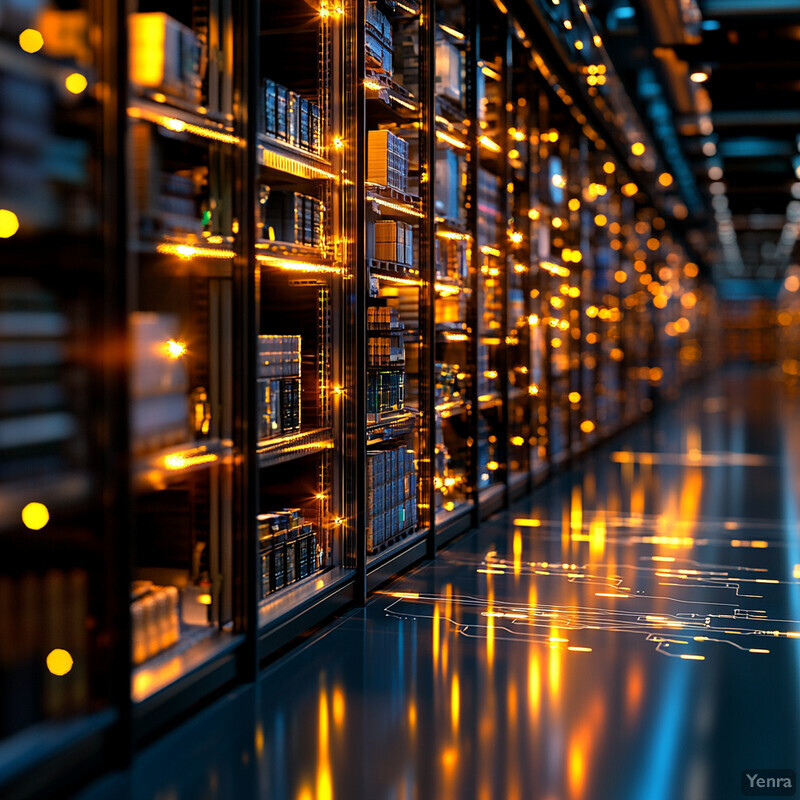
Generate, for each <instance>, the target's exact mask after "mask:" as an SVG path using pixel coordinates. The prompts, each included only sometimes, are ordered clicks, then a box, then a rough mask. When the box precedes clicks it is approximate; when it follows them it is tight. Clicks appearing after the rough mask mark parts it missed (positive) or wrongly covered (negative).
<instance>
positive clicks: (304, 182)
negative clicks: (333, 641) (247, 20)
mask: <svg viewBox="0 0 800 800" xmlns="http://www.w3.org/2000/svg"><path fill="white" fill-rule="evenodd" d="M346 18H347V15H346V14H345V9H344V8H343V7H342V6H340V5H333V4H332V5H328V4H327V3H325V2H322V3H300V4H298V3H289V2H277V1H273V0H264V2H261V3H259V4H258V16H257V23H256V35H257V42H256V43H255V61H256V67H255V75H256V80H255V84H254V85H252V86H251V87H250V90H251V92H252V97H253V98H254V102H253V103H251V108H255V110H256V146H255V150H256V159H255V161H256V165H255V186H254V187H252V193H251V195H250V196H251V199H254V201H255V206H254V207H255V208H257V209H258V212H259V213H258V214H257V215H256V220H255V242H254V247H255V251H254V253H253V254H252V256H251V260H250V269H252V270H254V273H255V287H254V292H255V296H254V298H253V300H254V305H255V308H256V312H255V313H256V337H257V338H256V342H257V353H256V367H257V369H256V372H257V375H256V387H257V397H256V404H257V408H256V412H257V414H256V415H257V417H258V430H257V434H256V435H257V441H256V447H255V454H256V465H255V466H256V471H257V476H258V477H257V486H258V492H257V507H256V520H255V524H256V527H257V541H258V557H257V564H258V566H257V570H256V571H257V575H258V582H259V589H258V592H257V597H258V603H259V614H258V630H259V636H260V650H259V652H260V653H262V654H263V653H265V652H267V650H268V648H269V641H270V637H271V631H272V630H274V629H275V627H276V625H278V624H279V623H281V622H285V620H286V618H287V615H291V614H292V613H296V611H297V610H298V609H299V608H301V607H303V606H309V605H313V604H314V603H315V602H317V601H318V600H319V598H320V597H324V596H326V595H328V594H329V593H331V592H334V591H336V590H337V589H338V588H339V587H341V585H342V584H343V583H345V582H346V581H347V580H348V578H350V579H352V575H353V570H354V567H355V537H356V533H355V525H354V524H353V520H354V515H353V512H352V509H353V497H352V493H349V492H348V490H347V489H346V488H345V487H346V486H347V485H348V484H349V483H350V481H349V480H348V478H347V477H346V476H347V469H348V466H347V464H346V463H345V460H344V455H345V452H352V450H345V449H343V448H342V447H341V446H340V443H341V442H342V441H343V440H344V439H345V438H346V437H348V436H350V435H351V434H350V433H349V428H350V427H351V426H352V424H353V422H352V420H353V401H354V398H353V393H352V392H351V391H350V388H349V387H351V386H352V385H353V380H352V379H353V368H352V366H349V365H351V364H352V352H353V349H354V346H355V343H354V340H353V337H352V335H351V334H350V333H349V331H352V330H353V329H354V327H355V326H353V325H352V324H351V322H352V316H351V315H352V314H353V309H352V298H351V297H350V296H349V292H350V290H349V289H348V286H350V285H352V283H353V280H354V275H355V267H354V260H355V256H354V246H353V242H354V240H355V238H356V237H355V235H354V230H355V227H354V226H355V222H354V219H353V209H352V202H353V195H354V192H353V190H352V189H348V188H347V187H348V185H349V184H352V182H353V177H352V176H353V173H354V170H355V163H354V162H355V153H354V148H353V142H354V140H355V137H356V131H355V128H354V123H353V107H354V103H353V101H352V94H353V88H352V86H351V85H350V83H351V81H352V77H349V76H348V75H347V72H346V70H345V64H344V52H345V48H346V37H347V36H348V24H347V22H346ZM289 31H292V32H296V33H293V35H292V36H291V37H290V38H289V37H287V35H286V34H287V32H289ZM298 54H302V57H301V58H299V59H298V58H297V57H296V56H297V55H298ZM342 98H349V99H348V100H347V101H346V102H342ZM276 390H277V391H278V392H280V393H281V394H280V397H279V398H278V397H276ZM284 409H288V412H286V411H284Z"/></svg>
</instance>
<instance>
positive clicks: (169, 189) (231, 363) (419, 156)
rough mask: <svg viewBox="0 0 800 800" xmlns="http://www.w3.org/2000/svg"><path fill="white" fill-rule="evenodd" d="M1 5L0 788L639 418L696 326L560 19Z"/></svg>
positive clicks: (273, 634) (313, 4)
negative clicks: (2, 552) (563, 45)
mask: <svg viewBox="0 0 800 800" xmlns="http://www.w3.org/2000/svg"><path fill="white" fill-rule="evenodd" d="M29 5H30V8H31V9H33V10H29V11H27V12H25V11H17V12H15V14H10V15H4V16H3V17H2V18H1V19H0V26H2V27H0V39H1V40H2V41H0V82H2V86H3V93H2V97H3V100H0V103H2V102H4V99H5V98H6V97H10V98H12V99H13V98H14V97H19V96H21V94H25V95H26V97H29V98H32V99H31V100H30V102H28V103H27V104H16V105H14V107H13V108H12V109H9V110H8V112H7V116H9V117H11V116H13V117H14V119H15V121H18V122H19V125H18V126H17V127H16V128H14V127H13V126H11V127H8V126H5V127H3V129H2V131H0V137H4V138H2V139H1V140H2V141H3V143H4V151H6V150H7V152H16V150H19V153H20V158H21V159H22V161H23V162H24V160H25V159H28V161H29V162H30V163H29V164H28V166H29V167H30V170H29V171H28V172H26V173H25V180H22V177H21V173H20V172H19V170H15V169H14V165H13V164H11V163H10V162H8V159H6V160H3V159H2V157H0V235H1V237H2V238H0V248H2V249H1V250H0V252H1V253H2V258H3V263H4V272H3V275H4V277H3V278H2V289H3V291H2V295H3V301H2V307H0V337H1V338H2V339H3V341H4V343H5V342H6V341H7V342H9V343H13V344H14V347H13V348H7V352H9V353H13V356H4V357H3V359H2V360H0V371H2V381H3V383H2V386H0V451H2V453H3V463H4V465H5V466H4V468H3V469H4V470H5V472H4V473H3V475H2V485H1V486H0V536H2V537H3V539H4V541H6V542H7V543H8V544H10V545H11V547H10V548H8V549H9V552H10V553H12V556H11V557H10V558H9V559H7V560H6V562H5V563H4V566H3V567H2V569H1V570H0V645H2V642H3V641H12V640H13V641H21V642H22V643H23V646H22V647H19V648H17V650H16V651H14V655H13V656H8V655H6V654H8V653H10V652H11V650H10V649H9V648H8V647H6V648H3V647H0V672H1V673H2V677H3V679H4V681H3V682H4V685H6V684H7V685H14V686H17V685H19V686H20V687H21V688H20V689H19V691H15V692H14V696H13V697H11V696H10V695H8V694H6V695H4V696H3V702H2V703H0V712H1V713H0V793H2V792H4V791H5V790H6V788H7V787H10V786H15V785H21V783H20V782H21V781H23V780H24V779H26V776H27V778H29V777H30V775H31V774H32V773H33V772H35V771H36V768H37V766H38V765H41V763H42V762H43V761H44V760H47V761H48V763H51V764H56V765H59V764H60V765H62V766H63V770H62V768H61V767H58V768H55V767H54V768H52V769H48V770H43V771H41V774H39V775H37V779H38V780H39V781H40V782H42V783H40V784H39V785H48V786H54V785H57V784H58V782H59V780H60V779H61V778H62V775H63V773H64V772H69V773H70V775H71V778H70V780H72V781H75V782H77V781H80V780H82V779H83V777H84V776H85V775H86V774H88V771H89V770H90V769H91V768H92V764H94V763H96V762H97V761H100V760H103V759H105V761H106V763H111V762H110V761H109V757H110V756H113V760H114V762H115V763H124V762H125V760H126V759H128V758H130V756H131V754H132V753H133V752H135V750H136V749H137V748H139V747H141V746H143V745H144V744H145V743H146V742H147V741H149V740H151V739H152V738H153V737H154V736H156V735H158V734H159V733H160V732H161V731H163V730H165V729H167V728H168V727H169V726H170V725H172V724H174V723H175V722H176V720H178V719H180V718H183V717H185V716H186V715H187V714H189V713H190V712H191V711H192V710H193V709H194V708H195V707H197V706H199V705H200V704H202V703H203V702H206V701H207V700H208V698H210V697H212V696H216V695H218V694H219V693H220V692H222V691H223V690H224V689H225V688H226V687H228V686H232V685H235V684H236V682H239V681H245V680H251V679H253V677H254V676H255V675H256V674H257V671H258V669H259V668H260V666H261V665H262V663H263V662H264V661H265V660H268V659H270V658H272V657H274V655H275V653H277V652H278V651H279V650H280V649H281V648H282V647H284V646H285V645H287V644H289V643H290V642H291V641H292V640H293V639H295V638H296V637H297V636H299V635H300V634H302V633H304V632H305V631H307V630H309V629H310V628H311V627H313V626H314V625H316V624H319V623H320V622H322V621H324V620H325V619H326V618H328V617H330V616H331V615H332V614H333V613H335V612H337V611H338V610H341V609H342V608H343V607H345V606H346V605H347V604H349V603H353V602H355V603H362V602H364V601H365V599H366V597H367V595H368V593H369V592H370V591H372V590H374V589H375V588H376V587H378V586H379V585H381V584H382V583H384V582H385V581H386V580H388V579H389V578H390V577H391V576H393V575H395V574H397V573H398V572H399V571H400V570H402V569H404V568H405V567H407V566H409V565H410V564H412V563H414V562H415V561H418V560H419V559H421V558H423V557H426V556H427V557H433V556H435V553H436V549H437V547H438V546H441V545H442V544H444V543H445V542H446V541H448V540H449V539H451V538H452V537H453V536H455V535H456V534H458V533H460V532H462V531H464V530H466V529H467V528H469V527H470V526H472V525H475V524H477V523H478V522H480V521H481V520H482V519H485V518H486V517H487V516H489V515H490V514H491V513H493V512H494V511H495V510H497V509H499V508H502V507H503V506H505V505H507V504H508V503H510V502H511V501H512V500H513V499H515V498H516V497H518V496H520V495H521V494H523V493H524V492H525V491H526V490H528V489H529V488H530V487H532V486H534V485H537V484H538V483H539V482H541V481H542V480H544V479H545V478H546V477H547V476H548V475H552V474H553V473H554V472H556V471H557V470H558V469H559V468H561V467H562V466H563V465H565V464H567V463H568V462H569V460H570V459H571V458H573V457H574V456H575V455H577V454H579V453H580V452H582V451H583V450H585V449H586V448H587V447H589V446H591V445H593V444H595V443H597V442H598V441H601V440H603V439H604V438H606V437H607V436H609V435H611V434H613V433H614V432H616V431H617V430H619V429H620V427H622V426H623V425H625V424H629V423H630V422H632V421H635V420H636V419H638V418H639V417H640V416H641V415H642V413H644V412H645V411H647V410H648V409H649V408H650V407H652V404H653V403H654V401H657V400H658V398H659V397H661V396H664V395H665V394H666V391H665V390H666V389H667V388H669V387H674V386H676V385H679V383H680V381H682V380H688V379H690V378H691V377H693V376H696V375H697V374H699V369H700V366H699V365H700V364H701V363H702V352H701V351H702V348H703V347H705V346H707V345H705V344H704V342H708V341H710V340H709V338H708V336H707V335H706V333H705V329H704V321H705V320H707V318H708V313H709V309H711V308H712V307H713V305H712V304H713V297H712V296H711V295H710V293H708V292H706V291H704V290H703V289H702V288H701V287H700V285H699V275H698V273H699V269H698V267H697V265H696V264H693V263H692V262H691V261H689V254H688V253H687V252H685V251H684V250H683V249H682V248H681V247H680V245H678V244H677V243H676V241H675V240H673V239H671V238H670V237H669V235H668V229H669V227H670V223H668V222H667V215H666V213H665V211H664V210H663V208H662V205H661V204H660V203H659V201H658V200H657V198H649V197H648V191H647V187H646V185H645V181H646V175H645V176H643V174H642V172H641V170H638V171H637V165H636V162H631V160H630V159H629V158H627V154H626V152H625V150H624V146H621V145H620V143H619V142H616V143H609V142H606V141H604V140H603V138H602V136H601V135H600V133H598V130H597V129H598V126H597V124H596V123H597V115H596V114H594V113H593V112H590V111H588V110H587V103H586V97H584V96H583V95H582V93H581V90H580V87H579V86H578V83H579V82H580V81H582V80H586V82H587V84H588V85H589V86H590V88H591V89H597V88H598V87H599V86H601V85H602V83H600V82H599V80H598V79H599V77H603V81H605V73H604V72H600V66H601V65H600V64H599V62H595V63H593V59H592V58H590V57H589V53H588V50H589V49H590V48H591V45H590V44H589V42H590V40H591V38H592V37H591V30H590V29H589V28H586V24H585V14H584V12H581V14H584V17H581V16H580V14H578V13H577V12H576V11H575V9H574V8H572V6H571V4H569V3H566V2H562V3H561V4H556V5H550V4H548V5H547V6H546V7H545V8H540V7H539V4H536V3H534V4H523V3H517V2H515V3H513V4H511V3H506V2H505V0H479V2H475V3H469V4H466V5H464V4H458V3H453V2H451V0H441V1H440V2H434V1H433V0H376V1H375V2H371V0H351V1H350V2H343V3H338V2H335V0H334V2H331V0H303V1H302V2H295V0H258V2H244V0H194V1H193V2H192V3H190V4H185V3H178V2H174V0H135V1H132V2H130V3H128V4H127V6H126V8H125V16H123V17H119V18H118V17H115V16H114V14H113V13H112V10H111V9H110V8H109V7H107V6H108V4H101V3H99V2H94V0H91V1H90V0H86V2H85V3H78V4H75V3H70V4H68V5H67V4H63V6H62V5H60V4H59V3H55V4H50V5H49V6H48V7H47V10H45V9H44V6H42V7H41V8H38V7H37V8H35V6H36V3H33V4H29ZM573 13H574V17H571V16H570V14H573ZM586 13H588V12H586ZM581 20H583V21H581ZM567 22H569V23H570V27H567V25H566V23H567ZM29 29H30V30H31V31H32V32H33V33H34V34H35V33H36V32H37V31H38V32H41V35H42V37H43V38H42V43H43V47H41V48H40V49H39V50H35V51H34V52H28V51H27V50H26V48H25V47H23V40H22V39H20V38H19V36H20V34H21V33H22V32H23V31H28V30H29ZM90 30H99V31H101V32H102V37H101V38H100V39H98V38H97V37H94V36H90V35H89V31H90ZM554 31H556V32H558V31H560V33H559V34H558V35H559V36H562V37H563V36H564V35H565V34H564V31H567V33H569V37H568V40H569V41H571V42H573V43H574V40H575V37H577V36H581V37H583V39H584V40H585V41H586V43H587V44H586V47H585V50H584V52H583V54H582V55H581V56H580V57H578V56H576V55H575V53H572V56H571V60H569V59H567V60H566V61H565V60H564V53H563V51H559V49H558V47H556V45H555V44H553V42H556V41H557V39H558V36H557V35H556V33H554ZM587 31H588V32H587ZM30 36H31V34H28V41H29V42H33V43H36V42H38V40H37V39H36V37H35V36H34V37H33V38H32V39H31V38H30ZM548 42H549V44H548ZM31 46H32V45H31ZM178 54H180V57H178ZM573 68H574V69H573ZM592 69H594V72H592V71H591V70H592ZM604 69H605V67H604ZM557 72H560V73H561V75H562V78H561V79H559V77H558V76H557V74H556V73H557ZM564 76H566V77H564ZM589 78H593V79H594V84H592V83H591V82H590V81H589ZM589 96H592V95H591V92H589ZM23 106H24V108H25V112H24V113H23V112H22V111H21V110H20V108H21V107H23ZM584 113H586V114H589V116H590V117H591V119H587V116H584ZM592 125H595V127H592ZM608 133H609V131H608V130H607V129H606V131H605V134H606V136H607V134H608ZM33 134H36V135H35V136H34V135H33ZM607 138H608V136H607ZM618 138H622V137H618ZM23 140H24V141H23ZM624 144H625V143H624V142H623V145H624ZM15 148H16V149H15ZM51 148H54V149H53V152H56V153H57V154H59V158H58V159H55V160H54V159H53V158H52V157H50V156H48V155H47V154H48V153H50V152H51ZM54 161H57V162H58V163H54ZM25 163H28V162H25ZM30 175H33V176H34V178H30ZM637 181H638V182H639V183H641V184H642V185H641V186H637V185H636V183H635V182H637ZM23 184H24V185H23ZM7 212H8V213H7ZM12 212H13V213H12ZM9 213H12V216H9V215H8V214H9ZM17 225H18V229H17V228H16V227H15V226H17ZM12 228H14V229H13V230H12ZM6 265H8V266H7V267H6ZM4 352H5V351H4ZM23 394H24V395H25V399H24V401H23V400H21V399H20V398H22V396H23ZM30 398H34V399H33V400H30ZM31 437H33V438H31ZM23 479H24V480H23ZM30 503H34V504H35V503H40V504H41V507H40V506H36V505H33V506H29V505H28V504H30ZM44 509H46V515H47V519H46V520H45V511H44ZM42 520H45V522H46V524H44V526H41V525H40V524H39V523H41V522H42ZM37 526H38V528H37ZM32 530H36V531H37V532H36V533H35V534H33V533H32V532H31V531H32ZM54 609H57V613H56V611H54ZM51 612H52V613H51ZM48 615H49V616H48ZM46 618H47V619H50V624H39V623H40V622H41V620H44V619H46ZM81 620H83V621H84V624H83V625H82V624H81ZM56 623H57V624H56ZM56 628H58V629H61V630H63V631H64V632H65V633H64V634H63V636H61V637H60V638H59V636H58V635H57V631H56ZM55 650H63V651H65V652H67V653H69V658H70V659H71V660H72V668H71V669H70V670H68V671H67V672H65V673H64V675H63V676H59V675H58V674H57V673H58V669H60V667H59V663H58V659H57V658H56V659H55V660H54V661H53V662H52V665H51V664H50V662H49V661H48V660H47V657H48V656H49V655H50V653H51V651H55ZM58 657H62V656H60V655H59V656H58ZM43 663H44V664H45V665H46V667H47V670H48V671H47V672H45V671H44V669H43V668H42V664H43ZM64 663H66V661H65V662H64ZM62 666H63V665H62ZM23 676H26V677H24V679H23ZM31 676H33V677H31ZM109 676H110V677H109ZM6 679H7V680H6ZM43 743H44V744H43ZM72 743H76V746H75V747H73V746H72ZM20 753H23V754H24V755H25V760H24V763H25V764H28V767H26V768H24V769H23V768H22V767H20V766H19V764H21V763H23V761H20V760H19V754H20ZM54 753H58V754H60V755H61V756H62V757H60V758H59V759H51V758H50V756H51V755H52V754H54ZM67 755H69V756H70V757H67ZM25 770H27V773H26V772H25ZM24 794H25V793H24V792H22V796H24Z"/></svg>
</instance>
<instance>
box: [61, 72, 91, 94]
mask: <svg viewBox="0 0 800 800" xmlns="http://www.w3.org/2000/svg"><path fill="white" fill-rule="evenodd" d="M88 85H89V82H88V81H87V80H86V76H85V75H81V73H80V72H73V73H72V74H71V75H67V77H66V79H65V80H64V86H66V87H67V91H68V92H72V94H80V93H81V92H83V91H84V90H85V89H86V87H87V86H88Z"/></svg>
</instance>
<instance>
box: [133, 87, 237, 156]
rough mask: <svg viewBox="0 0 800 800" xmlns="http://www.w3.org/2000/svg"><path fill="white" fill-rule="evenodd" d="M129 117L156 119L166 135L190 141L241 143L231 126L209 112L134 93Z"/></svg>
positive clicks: (155, 121) (147, 120) (153, 120)
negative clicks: (157, 100) (205, 140)
mask: <svg viewBox="0 0 800 800" xmlns="http://www.w3.org/2000/svg"><path fill="white" fill-rule="evenodd" d="M161 97H164V95H161ZM165 101H166V98H165ZM128 116H129V117H130V118H131V119H141V120H145V121H146V122H152V123H154V124H155V125H158V126H160V127H161V128H163V129H164V132H165V135H169V136H174V137H177V138H181V139H186V140H187V141H192V140H197V139H209V140H211V141H215V142H220V143H222V144H239V143H240V141H241V140H240V139H239V137H238V136H236V135H235V133H234V128H233V127H232V126H231V125H228V124H226V123H224V122H219V121H217V120H215V119H213V118H212V117H210V116H208V114H203V113H200V112H199V111H198V110H194V111H193V110H190V109H188V108H182V107H178V106H176V105H173V104H172V103H169V104H168V103H167V102H156V101H155V100H152V99H148V98H146V97H140V96H138V95H132V96H131V97H130V98H129V100H128Z"/></svg>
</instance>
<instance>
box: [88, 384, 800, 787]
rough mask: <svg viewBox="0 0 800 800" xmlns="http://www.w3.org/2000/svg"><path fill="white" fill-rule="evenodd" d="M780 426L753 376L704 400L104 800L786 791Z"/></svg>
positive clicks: (346, 624)
mask: <svg viewBox="0 0 800 800" xmlns="http://www.w3.org/2000/svg"><path fill="white" fill-rule="evenodd" d="M798 411H800V400H798V399H797V398H791V397H787V396H784V395H783V394H782V392H781V389H780V386H779V385H778V384H774V383H772V382H771V380H770V379H769V378H768V377H766V375H765V374H761V373H758V374H754V373H745V372H740V373H729V374H727V375H726V377H725V379H724V380H722V379H715V380H713V381H711V382H709V385H708V386H707V387H706V388H705V391H704V393H697V394H696V395H692V396H688V397H685V398H683V399H682V401H681V403H680V404H679V405H677V406H674V407H672V408H671V409H669V410H668V411H667V412H665V413H664V414H663V415H662V416H660V417H659V418H658V419H657V420H656V421H655V422H654V423H651V424H647V425H644V426H640V427H638V428H635V429H632V430H631V431H630V432H628V433H626V434H625V435H624V436H622V437H620V438H618V439H616V440H615V441H614V442H613V443H612V444H611V445H609V446H607V447H606V448H604V449H602V450H600V451H598V452H597V453H594V454H593V455H591V456H590V457H589V458H587V459H586V460H584V461H582V462H580V464H578V465H576V467H575V468H573V469H572V470H570V471H569V472H568V473H565V474H564V475H562V476H560V477H559V478H558V479H557V480H554V481H552V482H549V483H548V484H546V485H544V486H543V487H541V489H540V490H538V491H537V492H536V493H535V495H533V496H532V497H531V498H528V499H526V500H525V501H524V502H522V503H521V504H519V505H518V506H517V507H516V508H514V509H513V510H512V511H511V512H509V513H508V514H506V515H503V516H501V517H498V518H496V519H494V520H492V521H490V522H489V523H488V524H486V525H485V526H483V527H482V528H481V529H480V530H479V531H476V532H473V533H470V534H468V535H467V536H465V537H463V538H461V539H460V540H458V541H457V542H456V543H454V545H453V546H452V547H450V548H448V549H447V550H446V551H444V552H442V553H440V555H439V558H438V559H437V561H436V562H435V563H434V564H432V565H427V566H424V567H422V568H420V569H418V570H415V571H414V572H412V573H409V574H408V575H406V576H405V577H403V578H402V579H401V580H399V581H397V582H395V583H394V584H392V585H390V586H388V587H386V589H385V591H383V592H382V593H380V594H378V595H376V596H375V597H374V598H373V600H372V601H371V602H370V604H369V605H368V606H367V608H365V609H360V610H358V611H355V612H353V613H351V614H349V615H348V616H347V617H345V618H343V619H341V620H339V621H338V622H336V623H335V624H333V625H332V626H330V627H329V628H328V629H326V631H324V633H323V634H322V635H320V636H318V637H316V638H314V639H312V640H311V641H309V642H308V643H307V644H305V645H303V646H302V647H301V648H299V649H297V650H295V651H293V652H292V653H291V654H290V655H288V656H287V657H285V658H283V659H282V660H281V661H279V662H278V663H277V664H276V665H274V666H273V667H271V668H270V669H269V670H268V671H267V672H266V673H265V675H264V677H263V678H262V679H261V680H260V681H259V683H258V685H257V686H256V687H255V688H251V689H246V690H242V691H240V692H238V693H237V694H236V695H235V696H232V697H229V698H226V699H225V700H223V701H221V702H220V703H218V704H217V705H216V706H215V707H214V708H212V709H209V710H208V711H207V712H204V713H203V714H202V715H200V717H198V718H197V719H195V720H192V721H191V722H190V723H188V724H187V725H186V726H184V727H183V728H181V729H179V730H178V731H175V732H174V733H173V734H171V735H170V736H168V737H167V738H165V739H164V740H163V741H161V742H159V743H158V744H156V745H155V746H154V747H152V748H151V749H150V750H149V751H148V752H147V753H146V754H144V755H143V756H142V757H141V758H140V759H139V760H138V762H137V764H136V765H135V767H134V768H133V770H132V772H131V773H130V775H128V776H125V778H124V784H125V787H126V791H129V792H130V795H131V796H132V797H135V798H148V797H154V798H155V797H158V798H163V799H164V800H183V799H184V798H186V799H187V800H188V799H189V798H191V800H197V798H206V797H207V798H212V797H218V798H229V797H230V798H237V800H238V799H239V798H250V797H252V798H275V800H336V799H341V800H359V799H360V798H364V800H428V799H430V800H448V799H449V798H452V800H470V799H471V798H475V799H476V800H484V799H485V800H490V799H491V800H498V799H499V798H505V799H507V800H579V799H581V798H584V799H585V800H731V799H732V798H736V797H739V796H741V795H740V791H739V783H740V776H741V773H742V770H745V769H753V768H760V769H764V768H793V769H797V768H798V767H799V766H800V764H799V763H798V754H799V753H800V747H799V745H800V736H798V720H800V708H799V707H798V699H799V697H800V695H799V693H798V690H799V689H800V683H799V682H798V678H800V661H799V659H800V640H798V639H797V637H800V528H799V527H798V520H799V519H800V518H799V517H798V503H800V414H798ZM618 454H625V455H623V456H620V455H618ZM647 454H650V456H652V457H643V455H644V456H646V455H647ZM99 796H100V795H99V794H96V795H93V796H91V798H89V796H87V800H98V798H99ZM115 796H116V797H119V796H120V795H119V790H118V789H117V793H116V795H115Z"/></svg>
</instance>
